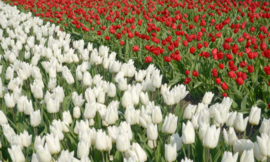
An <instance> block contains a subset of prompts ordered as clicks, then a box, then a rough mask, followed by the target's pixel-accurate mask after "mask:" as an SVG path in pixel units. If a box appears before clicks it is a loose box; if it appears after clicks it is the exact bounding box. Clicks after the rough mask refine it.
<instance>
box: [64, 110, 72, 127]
mask: <svg viewBox="0 0 270 162" xmlns="http://www.w3.org/2000/svg"><path fill="white" fill-rule="evenodd" d="M63 122H64V123H65V124H67V125H69V124H71V123H72V117H71V115H70V112H69V111H64V112H63Z"/></svg>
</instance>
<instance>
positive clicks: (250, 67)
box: [247, 65, 254, 73]
mask: <svg viewBox="0 0 270 162" xmlns="http://www.w3.org/2000/svg"><path fill="white" fill-rule="evenodd" d="M247 68H248V72H249V73H252V72H253V71H254V68H253V65H248V66H247Z"/></svg>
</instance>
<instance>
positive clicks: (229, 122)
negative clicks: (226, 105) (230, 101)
mask: <svg viewBox="0 0 270 162" xmlns="http://www.w3.org/2000/svg"><path fill="white" fill-rule="evenodd" d="M236 115H237V112H236V111H235V112H230V113H229V114H228V119H227V122H226V125H227V127H233V125H234V121H235V118H236Z"/></svg>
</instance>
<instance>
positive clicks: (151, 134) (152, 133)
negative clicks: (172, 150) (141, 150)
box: [147, 124, 158, 141]
mask: <svg viewBox="0 0 270 162" xmlns="http://www.w3.org/2000/svg"><path fill="white" fill-rule="evenodd" d="M157 138H158V129H157V125H154V124H149V125H148V126H147V139H148V140H152V141H155V140H156V139H157Z"/></svg>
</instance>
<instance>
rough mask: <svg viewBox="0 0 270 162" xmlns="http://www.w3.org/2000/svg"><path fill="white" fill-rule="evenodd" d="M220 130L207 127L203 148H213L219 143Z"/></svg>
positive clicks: (214, 127) (213, 126)
mask: <svg viewBox="0 0 270 162" xmlns="http://www.w3.org/2000/svg"><path fill="white" fill-rule="evenodd" d="M219 134H220V128H218V129H216V126H215V125H212V126H211V127H209V126H208V128H207V131H206V133H205V136H204V138H203V146H204V147H207V148H211V149H213V148H215V147H216V146H217V144H218V141H219Z"/></svg>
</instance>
